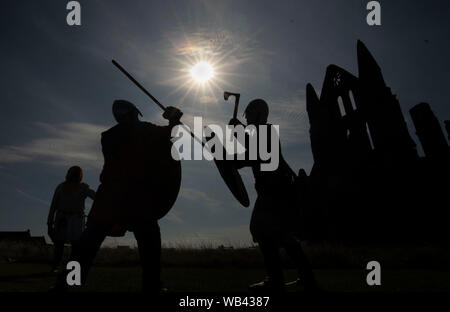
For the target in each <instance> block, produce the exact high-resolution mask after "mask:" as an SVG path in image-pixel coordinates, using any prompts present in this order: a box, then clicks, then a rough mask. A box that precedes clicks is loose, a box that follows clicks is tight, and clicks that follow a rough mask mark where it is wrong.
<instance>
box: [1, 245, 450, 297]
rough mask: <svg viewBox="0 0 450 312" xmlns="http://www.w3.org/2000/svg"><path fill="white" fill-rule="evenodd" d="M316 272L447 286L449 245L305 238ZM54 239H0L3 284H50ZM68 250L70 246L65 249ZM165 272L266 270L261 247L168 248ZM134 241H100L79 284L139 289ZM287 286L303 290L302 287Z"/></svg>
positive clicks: (192, 288)
mask: <svg viewBox="0 0 450 312" xmlns="http://www.w3.org/2000/svg"><path fill="white" fill-rule="evenodd" d="M305 252H306V253H307V254H308V256H309V258H310V260H311V262H312V264H313V268H314V272H315V274H316V277H317V280H318V282H319V284H320V286H321V288H322V289H324V290H326V291H330V292H377V291H387V292H411V291H413V292H415V291H418V292H419V291H420V292H422V291H432V292H434V291H439V292H442V291H444V292H448V291H450V261H449V259H450V256H449V255H450V253H449V248H447V247H446V246H443V247H442V246H441V247H436V246H429V245H422V246H384V247H380V246H378V247H375V246H372V247H367V246H365V247H357V246H343V245H326V244H325V245H324V244H315V245H314V244H313V245H306V246H305ZM51 255H52V248H51V246H45V248H42V247H41V248H38V247H36V246H21V245H17V244H14V245H0V291H1V292H16V291H18V292H28V291H31V292H45V291H48V289H49V288H50V286H52V285H53V283H54V282H55V280H56V276H55V274H53V273H50V265H49V261H50V259H51ZM67 255H68V250H67V251H66V257H67ZM282 260H283V266H284V268H285V279H286V280H287V281H289V280H293V279H295V278H296V271H295V270H294V267H293V264H292V263H291V262H290V261H289V259H288V258H287V257H286V255H285V254H284V253H282ZM370 260H377V261H379V262H380V264H381V281H382V285H381V286H372V287H370V286H368V285H367V283H366V276H367V273H368V271H367V270H366V264H367V262H368V261H370ZM162 268H163V269H162V279H163V281H164V285H165V287H167V288H168V289H169V290H170V291H173V292H186V291H188V292H241V291H242V292H246V291H247V287H248V285H249V284H251V283H254V282H257V281H260V280H261V279H262V278H263V277H264V276H265V271H264V265H263V260H262V257H261V255H260V253H259V250H258V249H256V248H240V249H232V248H209V247H208V248H165V249H163V252H162ZM140 273H141V269H140V266H139V257H138V253H137V250H136V249H129V248H102V249H101V251H100V252H99V254H98V256H97V258H96V262H95V265H94V267H93V269H92V270H91V272H90V275H89V278H88V281H87V283H86V285H83V286H80V287H75V288H74V289H73V291H80V292H91V291H100V292H136V291H140V290H141V276H140ZM288 291H302V288H300V287H292V288H289V289H288Z"/></svg>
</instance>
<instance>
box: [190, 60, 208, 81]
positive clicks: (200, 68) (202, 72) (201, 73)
mask: <svg viewBox="0 0 450 312" xmlns="http://www.w3.org/2000/svg"><path fill="white" fill-rule="evenodd" d="M190 74H191V77H192V78H194V80H195V81H196V82H198V83H205V82H207V81H208V80H210V79H211V78H212V77H214V70H213V67H212V66H211V64H209V63H208V62H205V61H201V62H198V63H197V64H195V65H194V66H193V67H192V68H191V70H190Z"/></svg>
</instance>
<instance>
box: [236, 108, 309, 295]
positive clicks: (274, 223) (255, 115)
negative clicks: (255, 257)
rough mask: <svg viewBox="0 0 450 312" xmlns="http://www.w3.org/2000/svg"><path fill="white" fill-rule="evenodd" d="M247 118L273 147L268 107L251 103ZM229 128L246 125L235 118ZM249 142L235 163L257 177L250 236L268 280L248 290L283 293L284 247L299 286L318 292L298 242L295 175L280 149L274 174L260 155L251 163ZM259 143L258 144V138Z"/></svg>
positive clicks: (246, 111) (247, 136) (251, 286)
mask: <svg viewBox="0 0 450 312" xmlns="http://www.w3.org/2000/svg"><path fill="white" fill-rule="evenodd" d="M244 115H245V118H246V120H247V123H248V125H254V126H255V127H256V130H257V131H256V134H254V135H256V136H259V132H258V126H260V125H262V126H267V134H268V135H267V140H268V142H267V146H268V147H270V146H272V145H271V144H270V140H271V134H270V131H275V130H274V129H273V128H272V127H270V125H269V124H267V118H268V115H269V107H268V105H267V103H266V102H265V101H264V100H262V99H256V100H253V101H251V102H250V103H249V104H248V106H247V108H246V109H245V112H244ZM230 124H231V125H243V124H242V123H241V122H240V121H239V120H238V119H236V118H233V119H231V120H230ZM249 139H250V138H249V135H247V134H246V142H245V145H244V144H243V145H244V146H245V147H246V149H247V152H246V155H245V160H233V161H234V162H235V165H236V167H237V168H238V169H240V168H243V167H251V168H252V171H253V175H254V177H255V188H256V192H257V194H258V197H257V199H256V202H255V206H254V209H253V213H252V217H251V221H250V232H251V234H252V236H253V240H254V241H255V242H257V243H258V245H259V248H260V250H261V252H262V255H263V257H264V263H265V266H266V271H267V278H266V279H265V280H264V281H262V282H260V283H257V284H253V285H250V287H249V289H250V290H252V291H260V290H263V291H270V292H279V291H283V290H284V278H283V271H282V267H281V259H280V255H279V249H280V248H281V247H283V248H284V249H285V250H286V252H287V254H288V256H289V257H290V258H292V260H293V261H294V262H295V264H296V266H297V269H298V273H299V277H300V278H299V279H298V280H297V282H298V283H300V284H303V286H304V287H305V290H317V284H316V281H315V278H314V275H313V272H312V270H311V267H310V264H309V262H308V259H307V258H306V256H305V254H304V253H303V250H302V247H301V244H300V241H299V239H298V238H297V237H296V235H295V232H296V230H297V228H298V217H299V216H298V214H297V213H296V209H297V207H296V203H295V200H294V196H295V192H296V190H295V184H294V182H295V179H296V175H295V173H294V172H293V171H292V170H291V168H290V167H289V165H288V164H287V163H286V161H285V160H284V158H283V156H282V154H281V149H280V152H279V165H278V168H277V169H276V170H274V171H262V170H261V163H264V162H265V161H263V160H261V159H260V158H259V155H258V158H257V159H256V160H250V158H249V153H248V152H249ZM256 139H257V142H258V144H259V138H258V137H257V138H256ZM277 139H278V136H277ZM241 143H243V142H241ZM278 146H279V145H278ZM258 150H259V148H258ZM267 162H269V160H268V161H267Z"/></svg>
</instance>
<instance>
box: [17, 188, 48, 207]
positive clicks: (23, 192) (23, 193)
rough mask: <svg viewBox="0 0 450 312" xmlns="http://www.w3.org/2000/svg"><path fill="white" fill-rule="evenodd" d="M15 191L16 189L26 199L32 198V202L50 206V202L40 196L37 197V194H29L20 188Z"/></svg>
mask: <svg viewBox="0 0 450 312" xmlns="http://www.w3.org/2000/svg"><path fill="white" fill-rule="evenodd" d="M16 191H17V193H19V194H20V195H22V196H23V197H25V198H27V199H30V200H32V201H34V202H37V203H40V204H43V205H45V206H50V202H49V201H47V200H43V199H41V198H39V197H37V196H34V195H31V194H29V193H27V192H25V191H22V190H21V189H16Z"/></svg>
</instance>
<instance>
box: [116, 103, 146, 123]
mask: <svg viewBox="0 0 450 312" xmlns="http://www.w3.org/2000/svg"><path fill="white" fill-rule="evenodd" d="M112 111H113V115H114V118H115V119H116V121H117V122H118V123H121V122H126V121H130V120H134V119H137V116H138V115H141V116H142V113H141V112H140V111H139V110H138V109H137V107H136V106H135V105H134V104H133V103H131V102H128V101H126V100H115V101H114V103H113V107H112Z"/></svg>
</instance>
